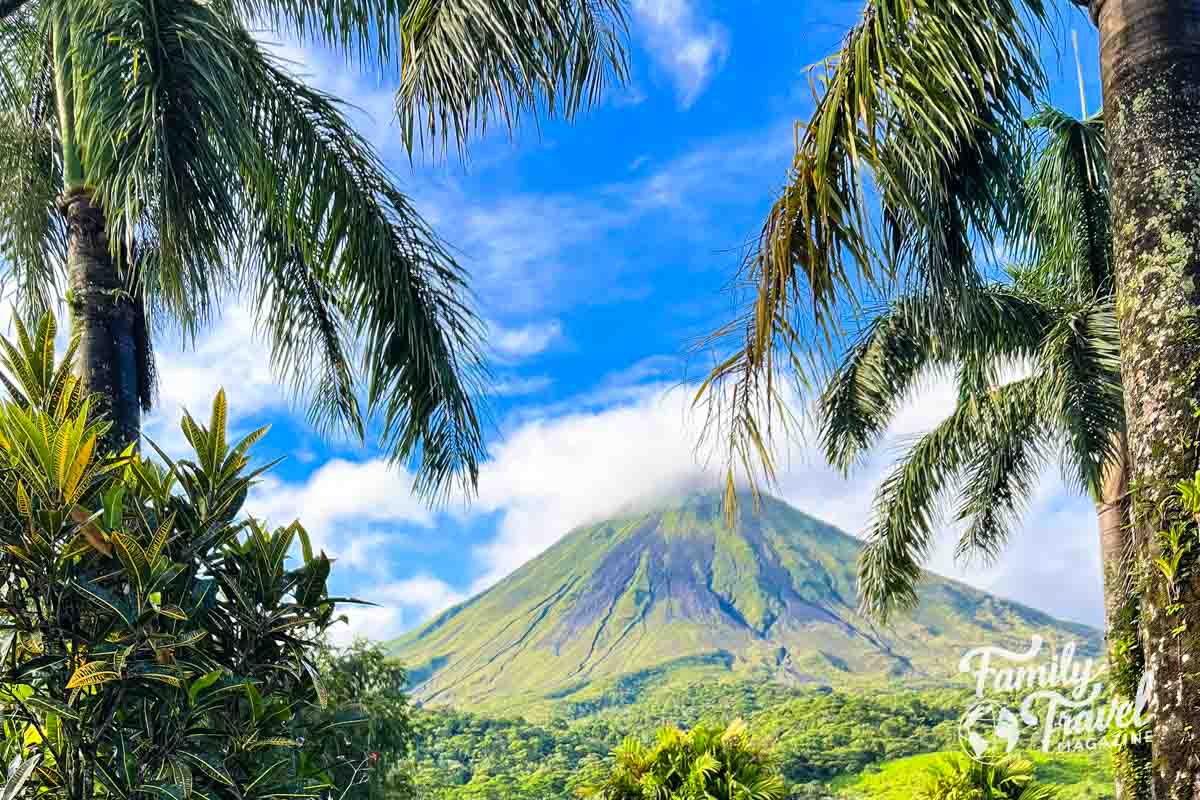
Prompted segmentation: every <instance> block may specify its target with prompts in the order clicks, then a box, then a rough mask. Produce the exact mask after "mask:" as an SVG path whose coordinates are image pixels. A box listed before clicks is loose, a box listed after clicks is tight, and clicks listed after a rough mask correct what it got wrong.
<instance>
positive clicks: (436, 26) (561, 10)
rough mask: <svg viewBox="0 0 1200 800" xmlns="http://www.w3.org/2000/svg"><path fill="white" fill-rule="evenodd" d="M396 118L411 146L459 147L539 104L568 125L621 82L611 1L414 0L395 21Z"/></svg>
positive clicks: (619, 21)
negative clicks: (398, 35) (398, 45)
mask: <svg viewBox="0 0 1200 800" xmlns="http://www.w3.org/2000/svg"><path fill="white" fill-rule="evenodd" d="M402 36H403V47H402V51H401V82H400V89H399V92H398V93H397V97H396V112H397V114H398V116H399V118H400V124H401V126H402V130H403V131H404V136H405V140H406V142H407V143H408V146H409V148H410V149H411V148H412V147H413V146H414V145H415V143H416V141H417V140H418V139H423V137H424V135H425V134H428V135H429V137H430V139H431V141H433V142H434V143H435V144H436V143H439V142H440V143H441V144H442V145H445V144H446V142H447V141H448V140H449V139H450V138H451V137H453V138H454V139H455V140H456V141H457V142H458V144H459V145H460V146H461V145H462V144H463V143H464V142H465V141H466V140H467V138H468V136H469V135H470V134H471V133H472V132H475V131H479V132H482V131H483V130H484V129H485V128H486V127H487V125H488V124H489V123H490V122H491V120H492V118H493V117H499V118H500V120H501V121H502V123H503V124H504V125H505V126H507V127H508V128H509V129H512V128H513V127H514V126H515V125H516V124H517V122H518V120H519V119H520V118H521V117H522V116H523V115H526V114H530V113H532V112H534V111H536V110H537V109H539V107H542V106H544V107H545V109H546V111H547V112H549V113H551V114H554V113H559V114H562V115H563V116H565V117H567V118H570V117H572V116H574V114H575V113H576V112H577V111H578V110H579V109H580V108H582V107H584V106H589V105H592V104H594V103H596V102H597V101H598V100H599V99H600V96H601V93H602V92H603V90H604V88H605V86H606V84H607V83H608V82H609V81H611V80H615V81H617V82H623V81H624V80H625V78H626V71H627V66H626V55H625V48H624V38H625V18H624V11H623V3H621V2H620V0H517V1H516V2H512V0H413V2H412V3H411V4H410V5H409V7H408V9H407V10H406V12H405V14H404V19H403V22H402Z"/></svg>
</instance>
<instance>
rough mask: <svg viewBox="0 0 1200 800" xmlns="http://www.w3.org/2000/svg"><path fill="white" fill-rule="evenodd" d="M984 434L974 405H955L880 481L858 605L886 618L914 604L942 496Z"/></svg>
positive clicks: (863, 557)
mask: <svg viewBox="0 0 1200 800" xmlns="http://www.w3.org/2000/svg"><path fill="white" fill-rule="evenodd" d="M983 433H984V431H983V429H982V425H981V419H980V417H979V415H978V414H977V413H976V408H975V406H974V405H973V404H960V405H959V406H958V407H957V408H956V409H955V411H954V413H953V414H951V415H950V416H949V417H948V418H947V419H945V420H944V421H942V422H941V423H940V424H939V425H938V426H937V427H935V428H934V429H933V430H931V431H930V432H928V433H926V434H925V435H923V436H922V437H921V438H920V439H918V440H917V442H916V443H915V444H913V445H912V447H911V448H910V449H909V450H908V451H907V452H906V453H905V455H904V457H903V458H902V459H901V461H900V463H899V465H898V466H897V467H896V468H895V469H894V470H893V471H892V472H891V473H890V474H889V475H888V476H887V477H886V478H885V479H884V480H883V482H882V483H881V484H880V486H879V489H878V491H877V493H876V498H875V509H874V515H873V518H872V521H871V525H870V527H869V529H868V531H867V536H866V540H867V543H866V545H865V546H864V547H863V550H862V553H861V555H860V557H859V564H858V593H859V602H860V604H861V605H862V607H863V610H864V611H866V612H867V613H868V614H870V615H871V616H873V617H876V618H878V619H881V620H886V619H887V618H888V617H889V616H890V614H891V613H892V612H893V611H895V610H897V609H904V608H910V607H912V606H914V605H915V604H916V603H917V594H916V585H917V583H918V582H919V581H920V579H921V564H922V562H923V561H924V560H925V558H926V557H927V556H928V555H929V552H930V549H931V548H932V546H933V530H934V527H935V525H936V523H937V521H938V520H939V519H940V508H939V506H938V500H939V498H940V495H941V494H942V492H944V491H945V490H946V489H948V488H949V487H951V486H952V485H953V481H954V480H955V479H956V478H957V477H958V476H959V475H960V474H961V472H962V470H963V469H964V468H965V467H966V466H967V465H968V464H969V463H970V462H971V458H972V456H973V454H974V450H975V445H976V444H977V443H978V442H979V440H980V437H981V436H982V435H983Z"/></svg>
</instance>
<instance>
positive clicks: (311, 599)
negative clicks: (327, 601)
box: [296, 553, 330, 607]
mask: <svg viewBox="0 0 1200 800" xmlns="http://www.w3.org/2000/svg"><path fill="white" fill-rule="evenodd" d="M329 568H330V562H329V558H328V557H326V555H325V554H324V553H321V555H320V556H318V557H317V558H316V559H314V560H313V561H311V562H309V563H308V564H307V565H306V566H305V567H304V568H303V569H301V570H300V580H299V582H298V583H297V585H296V601H297V602H299V603H300V605H302V606H308V607H312V606H315V605H316V604H317V603H318V602H320V600H321V597H322V596H323V595H324V594H325V582H326V581H327V580H328V579H329Z"/></svg>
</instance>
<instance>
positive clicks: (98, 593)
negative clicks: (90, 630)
mask: <svg viewBox="0 0 1200 800" xmlns="http://www.w3.org/2000/svg"><path fill="white" fill-rule="evenodd" d="M74 586H75V590H76V591H77V592H79V593H80V594H81V595H83V596H84V597H86V598H87V599H88V600H90V601H92V602H93V603H95V604H96V605H98V606H100V607H101V608H103V609H104V610H105V611H107V612H109V613H110V614H115V615H116V616H118V617H120V619H121V621H122V622H124V623H125V626H126V627H127V628H132V627H133V625H134V623H135V622H136V621H137V615H136V614H134V613H133V609H132V608H131V607H130V605H129V604H128V603H126V602H125V601H124V600H120V599H118V598H117V597H116V596H114V595H113V593H112V592H110V591H108V590H107V589H105V588H103V587H100V586H96V585H95V584H94V583H91V582H88V581H76V582H75V584H74Z"/></svg>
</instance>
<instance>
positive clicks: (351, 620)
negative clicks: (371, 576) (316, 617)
mask: <svg viewBox="0 0 1200 800" xmlns="http://www.w3.org/2000/svg"><path fill="white" fill-rule="evenodd" d="M363 599H369V600H370V601H371V602H373V603H377V604H378V605H376V606H346V607H345V608H344V609H339V610H340V611H341V612H342V613H344V614H345V615H346V618H347V620H348V624H345V625H336V626H334V628H333V629H332V630H331V631H330V639H331V641H332V642H333V643H334V644H336V645H345V644H349V643H350V642H352V641H354V639H355V638H358V637H365V638H370V639H380V640H387V639H392V638H395V637H396V636H398V635H400V634H401V633H402V632H403V631H404V630H406V629H408V628H411V627H413V626H414V625H416V624H417V623H419V622H421V621H423V620H426V619H428V618H429V617H432V616H433V615H434V614H437V613H438V612H440V611H444V610H445V609H447V608H449V607H450V606H452V605H455V604H456V603H461V602H462V601H463V600H466V599H467V598H466V596H465V595H463V594H461V593H459V592H456V591H455V590H454V589H452V588H451V587H450V586H449V584H447V583H446V582H445V581H442V580H439V579H438V578H435V577H433V576H432V575H427V574H420V575H415V576H413V577H411V578H406V579H405V580H401V581H394V582H392V583H386V584H382V585H379V586H375V587H373V588H371V589H369V590H367V591H366V592H364V598H363Z"/></svg>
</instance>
